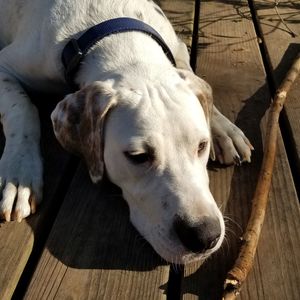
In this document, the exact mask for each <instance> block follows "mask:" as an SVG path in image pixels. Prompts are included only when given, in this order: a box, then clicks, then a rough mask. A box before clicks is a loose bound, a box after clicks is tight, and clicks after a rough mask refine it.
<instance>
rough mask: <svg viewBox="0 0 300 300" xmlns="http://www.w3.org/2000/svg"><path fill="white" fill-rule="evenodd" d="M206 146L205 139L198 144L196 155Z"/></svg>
mask: <svg viewBox="0 0 300 300" xmlns="http://www.w3.org/2000/svg"><path fill="white" fill-rule="evenodd" d="M206 147H207V141H203V142H201V143H200V144H199V146H198V155H200V154H201V153H202V152H203V151H204V150H205V149H206Z"/></svg>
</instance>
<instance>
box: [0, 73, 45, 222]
mask: <svg viewBox="0 0 300 300" xmlns="http://www.w3.org/2000/svg"><path fill="white" fill-rule="evenodd" d="M0 113H1V122H2V125H3V131H4V134H5V139H6V142H5V147H4V151H3V155H2V158H1V160H0V189H1V190H0V192H2V199H1V198H0V199H1V201H0V218H1V219H5V220H6V221H10V220H18V221H21V220H22V219H23V218H25V217H27V216H28V215H29V214H30V213H34V212H35V208H36V205H37V204H38V202H39V201H40V200H41V196H42V172H43V171H42V159H41V154H40V145H39V143H40V125H39V116H38V111H37V109H36V108H35V107H34V105H33V104H32V103H31V101H30V99H29V98H28V96H27V95H26V93H25V92H24V91H23V89H22V87H21V86H20V84H19V83H18V81H17V80H16V79H15V78H14V77H13V76H11V75H9V74H8V73H7V72H6V71H2V72H1V68H0ZM0 195H1V194H0Z"/></svg>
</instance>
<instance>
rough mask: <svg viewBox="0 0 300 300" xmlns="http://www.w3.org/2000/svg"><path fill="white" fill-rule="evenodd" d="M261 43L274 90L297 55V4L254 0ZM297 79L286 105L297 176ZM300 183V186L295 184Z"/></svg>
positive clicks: (299, 163) (299, 29) (299, 4)
mask: <svg viewBox="0 0 300 300" xmlns="http://www.w3.org/2000/svg"><path fill="white" fill-rule="evenodd" d="M253 2H254V6H255V9H256V12H257V16H258V20H259V24H260V28H261V31H262V33H263V37H264V38H263V40H264V42H265V46H266V49H267V53H268V56H269V62H270V64H271V69H272V75H273V78H274V81H275V85H276V86H275V88H277V87H278V86H279V84H280V82H281V81H282V79H283V77H284V75H285V73H286V72H287V71H288V69H289V67H290V66H291V64H292V62H293V60H294V59H295V57H296V55H297V54H298V53H300V25H299V24H300V13H299V9H300V2H299V1H288V0H283V1H278V6H276V7H275V5H274V3H273V2H272V1H271V2H270V1H265V0H260V1H256V0H254V1H253ZM299 97H300V79H299V78H298V79H297V81H296V82H295V83H294V85H293V87H292V89H291V91H290V93H289V95H288V99H287V101H286V103H285V106H284V108H285V116H286V119H287V124H285V125H286V126H287V133H288V134H289V135H290V145H289V146H290V147H292V151H293V152H294V153H293V154H294V157H293V164H294V165H295V167H296V168H297V169H298V174H300V119H299V115H300V102H299ZM298 184H299V183H298Z"/></svg>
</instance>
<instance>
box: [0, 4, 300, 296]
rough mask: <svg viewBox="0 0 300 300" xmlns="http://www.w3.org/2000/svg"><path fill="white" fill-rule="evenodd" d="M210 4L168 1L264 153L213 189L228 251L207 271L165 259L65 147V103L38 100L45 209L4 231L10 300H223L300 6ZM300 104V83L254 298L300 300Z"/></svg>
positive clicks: (0, 249) (288, 118) (297, 31)
mask: <svg viewBox="0 0 300 300" xmlns="http://www.w3.org/2000/svg"><path fill="white" fill-rule="evenodd" d="M199 2H200V1H198V0H197V1H192V0H162V1H159V4H160V5H161V7H162V8H163V9H164V11H165V12H166V14H167V15H168V16H169V18H170V19H171V21H172V23H173V24H174V26H175V28H176V30H177V32H178V33H179V34H180V35H181V37H182V38H183V39H184V40H185V42H186V43H187V44H188V45H189V47H190V49H191V54H192V60H191V63H192V65H193V67H195V70H196V73H197V74H199V75H201V76H203V77H204V78H205V79H206V80H207V81H208V82H209V83H210V84H211V85H212V87H213V90H214V98H215V103H216V105H217V106H218V107H219V108H220V110H221V111H222V112H223V113H224V114H225V115H227V116H228V117H229V118H230V119H231V120H233V121H235V123H236V124H238V125H239V126H240V127H241V128H242V129H243V130H244V131H245V133H246V135H247V136H248V137H249V138H250V139H251V141H252V143H253V144H254V147H255V152H254V153H253V160H252V163H251V164H246V165H243V166H242V167H228V168H223V167H221V166H219V165H218V164H209V170H210V178H211V189H212V191H213V194H214V196H215V198H216V199H217V201H218V203H219V204H220V205H222V209H223V211H224V214H225V216H226V218H228V221H227V227H228V230H227V241H226V242H225V243H224V246H223V247H222V249H221V250H220V251H219V252H218V253H217V254H215V255H213V257H212V258H211V259H209V260H208V261H207V262H206V263H205V264H203V265H202V266H201V267H200V266H199V265H197V264H194V265H189V266H186V267H185V268H182V269H176V270H174V269H173V268H171V267H170V265H168V264H166V263H164V262H163V261H162V260H161V259H160V257H159V256H158V255H157V254H156V253H155V252H154V251H153V250H152V248H151V247H150V246H149V245H148V244H147V243H146V242H145V241H144V240H143V239H142V238H141V237H140V236H139V234H138V233H137V232H136V230H135V229H134V228H133V227H132V226H131V225H130V223H129V219H128V208H127V206H126V203H125V201H124V200H123V199H122V198H121V196H120V192H119V190H118V189H117V188H116V187H114V186H112V185H111V184H109V183H104V184H103V185H102V186H95V185H92V183H91V182H90V180H89V178H88V175H87V172H86V169H85V166H84V165H83V164H82V163H81V162H79V161H78V160H77V159H76V158H74V157H71V156H70V155H68V154H67V153H66V152H64V151H63V150H62V148H61V147H60V146H59V145H58V143H57V142H56V140H55V138H54V136H53V133H52V130H51V124H50V120H49V114H50V111H51V110H52V109H53V107H54V105H55V103H54V101H51V100H49V101H48V100H47V101H44V100H43V101H40V100H39V99H38V100H37V101H36V102H37V103H38V105H39V106H40V113H41V115H42V116H43V117H42V119H43V120H44V121H45V122H44V123H43V129H42V133H43V137H42V151H43V155H44V162H45V188H44V202H43V205H42V206H41V207H40V209H39V211H38V213H37V214H36V215H35V216H33V217H30V218H28V219H27V220H26V221H23V222H22V223H21V224H17V223H15V222H12V223H6V224H1V227H0V241H1V244H0V299H1V300H6V299H11V298H13V299H23V298H25V299H30V300H31V299H139V300H141V299H166V298H167V299H170V300H173V299H180V298H182V299H201V300H202V299H208V300H211V299H220V297H221V296H220V295H221V290H222V285H223V280H224V276H225V273H226V272H227V270H228V269H229V268H230V266H231V265H232V263H233V261H234V259H235V257H236V255H237V251H238V247H239V237H240V236H241V234H242V230H243V228H244V227H245V225H246V223H247V219H248V216H249V207H250V204H251V203H250V201H251V197H252V195H253V192H254V189H255V185H256V181H257V177H258V172H259V169H260V164H261V159H262V154H263V146H262V145H263V140H264V128H265V121H266V120H265V119H266V117H265V116H266V113H267V108H268V106H269V103H270V99H271V95H272V94H273V93H274V90H275V89H276V87H277V86H278V84H279V83H280V81H281V79H282V77H283V75H284V74H285V73H286V71H287V70H288V68H289V66H290V64H291V62H292V60H293V58H294V57H295V55H296V53H297V52H299V51H300V2H299V1H287V0H282V1H280V2H279V4H278V6H277V7H275V1H270V0H269V1H267V0H266V1H255V0H249V1H243V0H242V1H240V0H236V1H234V0H232V1H225V0H224V1H221V0H220V1H201V5H199ZM249 5H250V6H249ZM197 36H198V40H197ZM43 97H46V96H43ZM38 98H40V96H39V97H38ZM299 99H300V78H299V79H298V81H297V82H296V83H295V84H294V86H293V89H292V91H291V92H290V94H289V97H288V101H287V104H286V106H285V110H284V113H283V116H282V119H281V124H280V125H281V132H280V133H279V140H278V152H277V157H276V165H275V170H274V176H273V183H272V189H271V192H270V196H269V197H270V204H269V207H268V211H267V215H266V221H265V224H264V226H263V231H262V236H261V240H260V243H259V247H258V252H257V256H256V260H255V265H254V269H253V270H252V272H251V274H250V276H249V277H248V279H247V282H246V284H245V285H244V287H243V290H242V293H241V295H240V299H243V300H244V299H251V300H253V299H259V300H261V299H274V300H275V299H280V300H283V299H288V300H292V299H295V300H296V299H300V213H299V202H298V196H299V192H300V179H299V178H300V101H299ZM282 137H284V138H282ZM2 139H3V138H2ZM2 144H3V143H2ZM297 195H298V196H297Z"/></svg>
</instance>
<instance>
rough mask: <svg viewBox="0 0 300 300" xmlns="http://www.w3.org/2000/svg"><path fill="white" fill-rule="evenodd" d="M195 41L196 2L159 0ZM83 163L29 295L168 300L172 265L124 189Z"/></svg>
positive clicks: (185, 34)
mask: <svg viewBox="0 0 300 300" xmlns="http://www.w3.org/2000/svg"><path fill="white" fill-rule="evenodd" d="M160 4H161V6H162V7H163V9H164V10H165V11H166V14H167V15H168V16H169V17H170V18H171V20H172V22H174V23H175V24H176V29H177V30H178V31H179V33H180V34H181V37H182V38H183V39H184V40H185V41H186V42H187V43H189V44H190V43H191V38H190V37H191V32H192V25H193V20H192V18H193V13H194V4H193V1H171V0H170V1H168V0H164V1H160ZM84 170H85V168H84V167H81V168H80V169H79V170H78V171H77V173H76V177H75V178H74V181H73V184H72V185H71V187H70V189H69V193H68V195H67V197H66V198H65V200H64V203H63V206H62V207H61V210H60V213H59V215H58V217H57V220H56V223H55V224H54V226H53V229H52V231H51V234H50V237H49V239H48V241H47V244H46V248H45V250H44V252H43V254H42V257H41V259H40V262H39V264H38V266H37V269H36V272H35V273H34V276H33V279H32V281H31V283H30V286H29V288H28V290H27V293H26V296H25V298H26V299H45V298H50V299H53V298H56V299H66V298H72V299H73V298H76V299H164V298H166V292H167V287H168V277H169V266H168V265H167V264H165V263H164V262H163V261H162V260H161V258H160V257H159V256H158V255H157V254H156V253H155V252H154V251H153V250H152V248H151V247H150V245H148V243H147V242H146V241H145V240H143V239H142V238H141V237H140V236H139V235H138V233H137V232H136V230H135V229H134V228H133V227H132V226H131V225H130V222H129V217H128V208H127V205H126V204H125V201H124V200H123V199H122V198H121V196H120V192H119V191H118V192H116V191H114V190H112V189H110V188H107V187H106V189H105V190H104V187H105V185H104V186H102V187H99V186H94V185H92V184H91V182H90V179H89V178H88V175H87V174H85V172H84Z"/></svg>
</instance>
